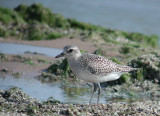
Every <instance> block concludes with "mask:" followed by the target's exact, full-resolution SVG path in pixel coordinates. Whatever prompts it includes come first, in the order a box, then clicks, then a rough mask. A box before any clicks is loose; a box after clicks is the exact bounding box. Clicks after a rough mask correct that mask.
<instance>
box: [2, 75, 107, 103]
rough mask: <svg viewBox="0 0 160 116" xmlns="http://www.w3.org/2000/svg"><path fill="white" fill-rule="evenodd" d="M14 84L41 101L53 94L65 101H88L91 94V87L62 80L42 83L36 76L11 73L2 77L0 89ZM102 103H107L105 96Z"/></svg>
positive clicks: (94, 99)
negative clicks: (13, 75) (74, 84)
mask: <svg viewBox="0 0 160 116" xmlns="http://www.w3.org/2000/svg"><path fill="white" fill-rule="evenodd" d="M0 77H1V75H0ZM13 86H15V87H18V88H21V89H22V91H24V92H25V93H26V94H27V95H30V96H31V97H33V98H37V99H38V100H41V101H45V100H47V99H48V98H49V97H51V96H53V97H54V98H55V99H57V100H60V101H61V102H64V103H88V101H89V98H90V95H91V89H90V88H89V87H88V88H87V87H66V86H63V84H62V83H60V82H59V83H56V82H54V83H41V82H40V81H38V80H37V79H35V78H14V77H12V76H10V75H6V77H5V78H0V89H3V90H6V89H9V88H11V87H13ZM96 97H97V95H95V97H94V98H93V101H96V99H97V98H96ZM101 103H105V98H102V99H101Z"/></svg>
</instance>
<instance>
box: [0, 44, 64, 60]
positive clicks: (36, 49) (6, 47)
mask: <svg viewBox="0 0 160 116" xmlns="http://www.w3.org/2000/svg"><path fill="white" fill-rule="evenodd" d="M27 51H29V52H31V53H39V54H44V55H47V56H52V57H54V56H56V55H57V54H59V53H60V52H61V51H62V50H60V49H56V48H47V47H40V46H32V45H24V44H12V43H0V52H1V53H5V54H24V53H25V52H27Z"/></svg>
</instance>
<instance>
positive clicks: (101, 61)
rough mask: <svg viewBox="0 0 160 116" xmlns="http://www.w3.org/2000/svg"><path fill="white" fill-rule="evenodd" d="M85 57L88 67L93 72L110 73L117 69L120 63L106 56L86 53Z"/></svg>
mask: <svg viewBox="0 0 160 116" xmlns="http://www.w3.org/2000/svg"><path fill="white" fill-rule="evenodd" d="M83 59H84V60H85V63H86V69H87V70H88V71H89V72H91V73H93V74H109V73H111V72H113V71H115V69H116V66H117V65H118V64H116V63H114V62H113V61H111V60H108V59H106V58H104V57H101V56H97V55H93V54H85V55H83Z"/></svg>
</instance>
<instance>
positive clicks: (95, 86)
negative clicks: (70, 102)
mask: <svg viewBox="0 0 160 116" xmlns="http://www.w3.org/2000/svg"><path fill="white" fill-rule="evenodd" d="M93 86H94V90H93V93H92V96H91V99H90V101H89V103H91V101H92V97H93V95H94V92H96V90H97V84H96V83H93Z"/></svg>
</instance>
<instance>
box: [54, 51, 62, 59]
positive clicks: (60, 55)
mask: <svg viewBox="0 0 160 116" xmlns="http://www.w3.org/2000/svg"><path fill="white" fill-rule="evenodd" d="M63 56H64V53H63V52H62V53H60V54H59V55H57V56H56V57H55V58H60V57H63Z"/></svg>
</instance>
